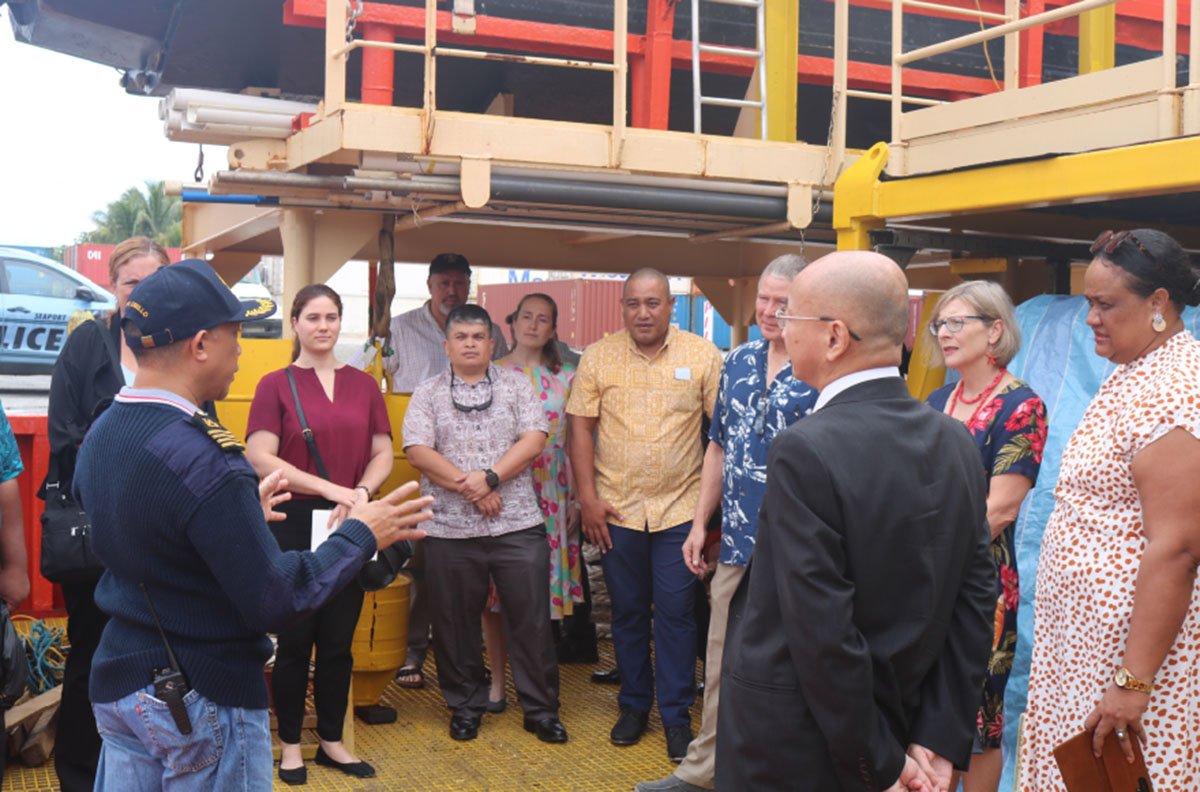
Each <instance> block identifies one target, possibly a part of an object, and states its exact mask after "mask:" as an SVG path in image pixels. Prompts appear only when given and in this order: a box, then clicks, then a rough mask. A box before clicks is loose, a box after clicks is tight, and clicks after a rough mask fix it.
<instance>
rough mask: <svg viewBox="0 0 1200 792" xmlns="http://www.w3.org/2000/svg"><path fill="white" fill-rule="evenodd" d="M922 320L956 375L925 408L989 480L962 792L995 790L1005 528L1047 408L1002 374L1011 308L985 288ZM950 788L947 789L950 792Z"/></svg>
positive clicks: (1021, 493) (1013, 572) (1034, 464)
mask: <svg viewBox="0 0 1200 792" xmlns="http://www.w3.org/2000/svg"><path fill="white" fill-rule="evenodd" d="M933 317H934V318H933V321H932V322H930V323H929V331H930V332H931V333H932V334H933V335H934V337H935V338H937V347H936V350H937V353H938V354H940V355H941V357H942V358H943V359H944V360H945V363H946V368H949V369H954V370H955V371H957V372H958V373H959V375H960V377H961V379H959V381H958V382H956V383H953V384H950V385H946V386H945V387H943V388H939V389H938V390H936V391H934V392H933V393H932V394H930V395H929V399H928V402H929V404H930V405H931V406H932V407H933V408H934V409H938V410H942V411H943V412H945V413H946V414H947V415H949V416H950V417H952V418H956V419H958V420H960V421H962V422H963V423H964V424H966V426H967V430H968V431H969V432H970V433H971V437H972V438H973V439H974V440H975V444H976V445H977V446H978V447H979V453H980V455H981V457H982V461H983V467H984V470H985V472H986V473H987V475H988V482H989V484H988V499H987V518H988V524H989V525H990V526H991V529H992V556H993V558H994V559H995V562H996V621H995V624H996V631H995V640H994V642H993V644H992V656H991V658H990V660H989V662H988V671H987V676H986V678H985V679H984V684H983V691H982V701H981V705H980V708H979V718H978V734H977V740H976V746H975V754H974V755H973V756H972V758H971V767H970V770H969V772H967V773H966V774H965V775H964V776H963V779H962V781H963V789H964V792H985V791H986V792H996V788H997V786H998V785H999V783H1000V773H1001V770H1002V769H1003V760H1002V758H1001V753H1000V739H1001V736H1002V734H1003V732H1004V688H1005V685H1006V684H1007V683H1008V672H1009V670H1010V669H1011V668H1012V661H1013V651H1014V649H1015V648H1016V643H1017V600H1018V596H1019V588H1018V581H1017V563H1016V561H1017V559H1016V554H1015V552H1014V550H1013V523H1014V522H1015V521H1016V518H1017V512H1018V510H1019V509H1020V508H1021V501H1022V500H1024V498H1025V494H1026V493H1028V492H1029V490H1030V488H1031V487H1032V486H1033V484H1034V482H1035V481H1036V480H1037V474H1038V468H1039V467H1040V466H1041V462H1042V449H1043V448H1044V447H1045V445H1046V408H1045V406H1044V405H1043V404H1042V400H1041V399H1040V398H1038V395H1037V394H1036V393H1034V392H1033V390H1031V389H1030V387H1029V386H1028V385H1026V384H1025V383H1024V382H1022V381H1021V380H1019V379H1017V378H1016V377H1014V376H1013V375H1012V374H1010V373H1009V372H1008V369H1007V368H1005V367H1006V366H1007V365H1008V363H1009V361H1011V360H1012V359H1013V357H1014V356H1015V355H1016V354H1017V350H1018V349H1020V347H1021V332H1020V329H1019V328H1018V327H1017V323H1016V318H1015V317H1014V315H1013V305H1012V301H1011V300H1009V298H1008V295H1007V294H1005V292H1004V289H1002V288H1001V287H1000V286H999V285H997V284H995V283H991V282H989V281H970V282H967V283H962V284H959V285H958V286H955V287H954V288H953V289H951V290H950V291H948V292H946V293H945V294H943V295H942V297H941V299H940V300H938V304H937V306H936V308H935V310H934V313H933ZM954 788H955V785H954V784H952V785H951V789H954Z"/></svg>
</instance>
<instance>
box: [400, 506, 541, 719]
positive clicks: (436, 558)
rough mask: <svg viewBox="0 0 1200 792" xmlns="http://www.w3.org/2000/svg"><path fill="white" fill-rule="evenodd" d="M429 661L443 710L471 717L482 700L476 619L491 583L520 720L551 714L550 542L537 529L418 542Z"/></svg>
mask: <svg viewBox="0 0 1200 792" xmlns="http://www.w3.org/2000/svg"><path fill="white" fill-rule="evenodd" d="M423 543H424V545H425V574H426V581H427V585H426V587H425V591H426V592H427V593H428V595H429V615H430V621H431V622H432V624H433V651H434V661H435V662H436V663H437V674H438V684H439V686H440V687H441V689H442V696H443V697H445V699H446V705H447V706H448V707H449V708H450V709H451V711H452V712H453V713H454V714H455V715H466V716H470V717H478V716H480V715H482V714H483V712H484V710H485V708H486V707H487V703H488V684H487V682H485V681H484V663H483V630H482V628H481V626H480V621H479V620H480V615H481V614H482V613H483V609H484V607H485V605H486V604H487V593H488V578H489V577H490V578H491V579H492V580H493V581H495V583H496V593H497V594H498V595H499V598H500V609H501V615H502V617H503V620H504V633H505V637H506V639H507V640H508V659H509V663H510V665H511V666H512V673H513V683H514V685H515V686H516V689H517V696H518V698H519V699H520V701H521V707H522V708H523V709H524V711H525V716H526V717H527V718H532V719H534V720H541V719H543V718H549V717H557V716H558V660H557V659H556V658H555V655H554V638H553V636H552V634H551V631H550V617H549V613H550V587H549V583H548V582H547V577H546V575H547V570H548V569H549V568H550V545H549V543H548V542H547V541H546V529H545V526H543V525H541V524H538V525H536V526H534V527H532V528H527V529H525V530H523V531H516V532H514V533H510V534H504V535H503V536H492V537H482V538H477V539H437V538H432V537H431V538H428V539H425V540H424V542H423Z"/></svg>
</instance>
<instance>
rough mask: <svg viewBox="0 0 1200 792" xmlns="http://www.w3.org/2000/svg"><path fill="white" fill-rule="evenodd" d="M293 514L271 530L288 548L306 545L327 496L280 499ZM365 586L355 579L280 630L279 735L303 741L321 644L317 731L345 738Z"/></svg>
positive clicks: (275, 692) (276, 675) (274, 682)
mask: <svg viewBox="0 0 1200 792" xmlns="http://www.w3.org/2000/svg"><path fill="white" fill-rule="evenodd" d="M281 506H282V507H283V508H280V511H283V512H285V513H286V514H287V515H288V519H287V520H286V521H284V522H282V523H272V524H271V530H272V532H273V533H274V534H275V538H276V539H277V540H278V541H279V546H280V547H281V548H282V549H284V550H307V549H308V547H309V545H310V536H311V532H312V512H313V509H328V508H330V507H331V506H332V504H330V503H328V502H327V501H320V500H318V501H312V500H309V501H291V502H289V503H284V504H281ZM362 603H363V592H362V589H361V588H360V587H359V586H358V584H357V583H356V582H354V581H351V582H350V583H349V584H348V585H347V586H346V587H345V588H344V589H342V590H341V591H339V592H338V593H337V594H334V595H333V597H332V598H330V600H329V601H328V602H326V603H325V604H324V605H322V606H321V608H320V610H318V611H317V612H316V613H313V614H312V615H310V616H308V617H306V618H305V619H303V620H302V621H300V622H299V623H297V624H296V625H294V626H293V627H291V628H289V629H287V630H285V631H284V632H281V633H280V634H279V642H278V646H277V648H276V651H275V669H274V671H273V672H272V673H271V696H272V698H273V699H274V702H275V716H276V717H277V718H278V719H279V739H280V741H282V742H286V743H298V742H300V730H301V726H302V724H303V722H304V697H305V694H306V693H307V691H308V667H309V659H310V658H311V657H312V653H313V647H314V646H316V649H317V659H316V670H315V671H313V703H314V704H315V705H316V709H317V736H318V737H320V738H321V739H322V740H325V741H326V742H337V741H338V740H340V739H342V725H343V723H344V721H345V718H346V706H347V702H348V700H349V695H350V672H351V671H352V670H353V667H354V656H353V655H352V654H351V653H350V642H351V641H352V640H353V639H354V628H355V627H356V626H357V625H358V617H359V614H360V613H362Z"/></svg>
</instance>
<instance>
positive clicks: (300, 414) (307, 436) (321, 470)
mask: <svg viewBox="0 0 1200 792" xmlns="http://www.w3.org/2000/svg"><path fill="white" fill-rule="evenodd" d="M284 370H285V371H286V372H287V378H288V385H289V386H291V388H292V398H293V399H295V400H296V417H297V418H299V419H300V432H301V433H302V434H303V435H304V442H306V443H308V452H309V453H310V454H312V458H313V462H316V463H317V475H319V476H320V477H321V478H323V479H325V480H326V481H330V480H331V479H330V478H329V471H328V470H326V469H325V463H324V462H322V461H321V453H320V452H319V451H317V439H316V438H315V437H313V432H312V429H309V428H308V419H306V418H305V417H304V408H303V407H301V406H300V391H298V390H296V377H295V375H293V374H292V368H291V366H288V367H287V368H286V369H284Z"/></svg>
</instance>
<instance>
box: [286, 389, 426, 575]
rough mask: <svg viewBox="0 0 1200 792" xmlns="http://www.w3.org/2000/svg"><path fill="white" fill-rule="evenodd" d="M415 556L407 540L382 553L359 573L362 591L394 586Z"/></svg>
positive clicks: (320, 468)
mask: <svg viewBox="0 0 1200 792" xmlns="http://www.w3.org/2000/svg"><path fill="white" fill-rule="evenodd" d="M286 371H287V379H288V385H289V386H290V387H291V389H292V399H294V400H295V402H296V418H297V420H299V421H300V432H301V433H302V434H303V435H304V442H305V443H307V444H308V452H309V453H310V454H312V458H313V463H314V464H315V465H316V466H317V474H318V475H320V477H321V478H323V479H325V480H326V481H329V471H328V470H326V469H325V463H324V462H323V461H322V460H321V452H319V451H318V450H317V439H316V437H314V436H313V432H312V429H309V428H308V419H306V418H305V417H304V408H303V407H302V406H301V405H300V392H299V391H298V390H296V377H295V375H293V374H292V369H291V368H290V367H289V368H287V369H286ZM412 554H413V547H412V542H410V541H408V540H407V539H403V540H401V541H399V542H396V543H395V544H393V545H391V546H390V547H386V548H384V549H383V550H380V551H379V553H378V555H377V556H376V557H375V558H373V559H372V560H370V561H368V562H367V563H365V564H363V568H362V569H360V570H359V571H358V585H359V586H361V587H362V590H363V591H379V590H380V589H384V588H387V587H388V586H390V585H392V581H394V580H395V579H396V576H397V575H398V574H399V573H400V570H401V569H402V568H403V567H404V565H405V564H406V563H408V559H410V558H412Z"/></svg>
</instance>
